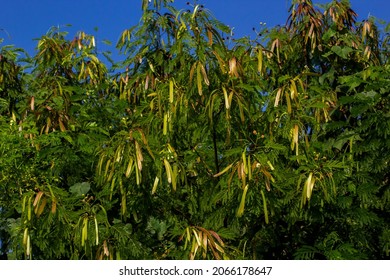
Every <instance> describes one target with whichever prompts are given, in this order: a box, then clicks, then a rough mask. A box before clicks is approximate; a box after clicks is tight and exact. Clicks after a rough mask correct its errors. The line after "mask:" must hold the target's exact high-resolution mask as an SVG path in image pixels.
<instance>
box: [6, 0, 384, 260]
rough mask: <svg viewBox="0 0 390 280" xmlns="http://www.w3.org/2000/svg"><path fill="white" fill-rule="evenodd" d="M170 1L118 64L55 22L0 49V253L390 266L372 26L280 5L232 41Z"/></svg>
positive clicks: (157, 9) (193, 9)
mask: <svg viewBox="0 0 390 280" xmlns="http://www.w3.org/2000/svg"><path fill="white" fill-rule="evenodd" d="M168 2H171V1H154V3H149V1H145V0H144V1H142V8H143V11H144V12H143V16H142V20H141V22H140V24H139V25H137V26H135V27H133V28H130V29H127V30H125V31H124V32H123V33H122V34H121V36H120V39H119V41H118V43H117V49H119V50H120V51H121V52H122V53H123V55H124V57H126V59H125V60H124V61H120V62H118V61H113V60H112V58H111V57H110V56H109V55H108V54H103V53H98V51H97V48H96V46H95V39H94V37H93V36H92V35H89V34H85V33H82V32H80V33H78V34H77V36H76V37H74V39H71V40H69V39H67V36H66V35H67V34H66V32H63V31H61V30H58V29H52V30H51V31H50V32H49V33H48V34H46V35H44V36H43V37H42V38H40V40H39V42H38V45H37V51H36V54H35V55H34V56H33V57H29V56H28V55H27V54H25V53H24V52H23V50H20V49H17V48H14V47H12V46H2V47H1V49H0V158H1V159H0V207H1V208H0V240H1V249H0V250H1V252H0V253H1V254H2V256H3V258H8V259H23V258H26V259H294V258H295V259H384V258H388V257H389V254H390V225H389V221H390V206H389V205H390V204H389V202H390V188H389V185H390V184H389V180H390V171H389V167H388V165H389V160H390V104H389V93H390V64H389V50H390V49H389V38H390V37H389V34H388V33H386V32H388V30H386V28H384V27H383V26H382V25H380V24H379V23H377V22H376V21H375V20H374V18H369V19H367V20H365V21H363V22H356V17H357V15H356V14H355V12H354V11H353V10H352V9H351V7H350V4H349V2H348V1H332V2H331V3H329V4H327V5H324V6H321V8H317V7H316V6H315V5H314V4H312V2H311V1H310V0H306V1H305V0H295V1H293V3H292V6H291V9H290V16H289V18H288V19H287V24H286V26H278V27H274V28H270V29H268V28H265V27H264V26H263V27H262V28H261V30H255V32H257V35H258V36H256V38H255V39H254V40H251V39H249V38H241V39H232V38H229V37H231V30H230V29H229V28H228V27H227V26H225V25H224V24H222V23H220V22H219V21H218V20H216V19H215V18H213V17H212V15H211V14H210V12H209V11H208V10H207V9H205V8H204V7H203V6H202V5H195V6H192V5H188V8H189V9H190V10H181V11H178V10H176V9H175V8H174V7H173V6H171V4H170V3H168ZM102 61H107V63H104V62H102Z"/></svg>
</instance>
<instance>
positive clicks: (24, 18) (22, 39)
mask: <svg viewBox="0 0 390 280" xmlns="http://www.w3.org/2000/svg"><path fill="white" fill-rule="evenodd" d="M1 2H2V3H1V9H0V38H4V42H3V45H9V44H12V45H15V46H17V47H21V48H24V49H26V50H27V51H28V52H29V53H30V54H33V52H34V48H35V46H36V43H37V42H36V41H33V39H34V38H38V37H40V36H42V35H44V34H45V33H46V32H47V31H48V30H49V28H50V27H52V26H60V27H61V26H64V25H66V24H71V25H72V27H71V28H66V29H65V30H66V31H69V36H70V38H72V37H73V36H74V35H75V34H76V32H77V31H84V32H86V33H91V34H94V35H95V36H96V39H97V43H98V44H99V41H100V42H101V41H102V40H104V39H108V40H110V41H112V42H113V43H114V45H115V43H116V41H117V39H118V37H119V35H120V33H121V32H122V31H123V30H124V29H126V28H128V27H130V26H133V25H135V24H137V23H138V22H139V19H140V15H141V0H115V1H109V0H100V1H98V0H55V1H53V0H50V1H49V0H2V1H1ZM186 2H187V0H175V3H174V5H175V6H176V7H177V8H179V9H180V8H187V6H186ZM190 2H193V0H190ZM313 2H314V3H327V2H329V1H325V0H314V1H313ZM350 2H351V3H352V8H353V9H354V10H355V11H356V12H357V13H358V15H359V20H362V19H365V18H367V16H368V15H369V14H370V15H373V16H375V17H377V18H380V19H383V20H385V21H386V22H390V1H389V0H351V1H350ZM198 3H199V4H204V5H205V7H206V8H207V9H209V10H211V11H212V13H213V14H214V15H215V16H216V18H217V19H219V20H220V21H222V22H224V23H225V24H227V25H229V26H231V27H234V32H235V35H236V36H235V37H236V38H237V37H242V36H246V35H254V33H253V31H252V28H253V27H255V28H259V23H260V22H266V23H267V26H268V27H272V26H275V25H277V24H281V25H283V24H285V22H286V18H287V11H288V8H289V6H290V3H291V1H290V0H198ZM95 27H97V28H98V31H95ZM100 44H101V43H100Z"/></svg>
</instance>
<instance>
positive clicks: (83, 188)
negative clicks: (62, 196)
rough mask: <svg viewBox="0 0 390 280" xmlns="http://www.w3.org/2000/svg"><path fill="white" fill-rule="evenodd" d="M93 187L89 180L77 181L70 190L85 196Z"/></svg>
mask: <svg viewBox="0 0 390 280" xmlns="http://www.w3.org/2000/svg"><path fill="white" fill-rule="evenodd" d="M90 189H91V184H90V183H89V182H82V183H76V184H74V185H73V186H71V187H70V188H69V191H70V192H71V193H73V194H74V195H77V196H84V195H85V194H87V193H88V191H89V190H90Z"/></svg>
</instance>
